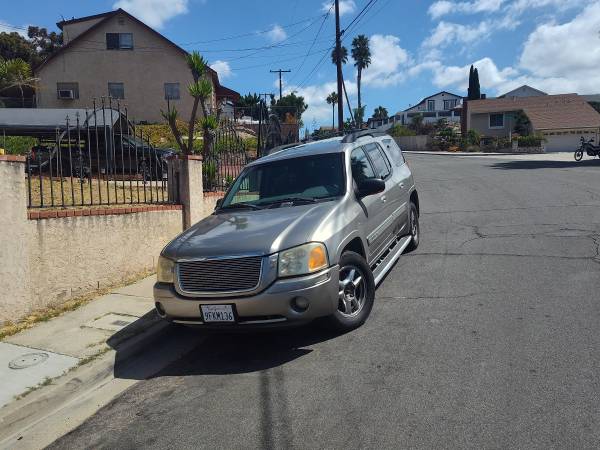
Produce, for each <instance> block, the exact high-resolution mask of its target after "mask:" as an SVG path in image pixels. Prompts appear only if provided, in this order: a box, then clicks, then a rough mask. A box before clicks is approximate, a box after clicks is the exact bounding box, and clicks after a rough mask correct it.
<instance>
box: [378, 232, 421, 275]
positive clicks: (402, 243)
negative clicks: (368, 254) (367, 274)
mask: <svg viewBox="0 0 600 450" xmlns="http://www.w3.org/2000/svg"><path fill="white" fill-rule="evenodd" d="M411 241H412V236H404V237H402V238H400V239H398V240H397V241H395V243H394V245H392V246H391V247H390V248H389V250H388V252H387V255H385V256H384V257H383V258H382V259H381V260H379V261H378V262H377V263H376V264H375V268H374V269H373V276H374V277H375V286H377V285H378V284H379V283H381V280H383V277H385V276H386V274H387V273H388V272H389V271H390V270H391V268H392V266H393V265H394V263H395V262H396V261H398V259H400V255H402V253H403V252H404V250H406V247H408V244H410V242H411Z"/></svg>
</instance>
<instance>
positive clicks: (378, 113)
mask: <svg viewBox="0 0 600 450" xmlns="http://www.w3.org/2000/svg"><path fill="white" fill-rule="evenodd" d="M373 118H374V119H387V118H388V111H387V109H385V108H384V107H383V106H378V107H377V108H375V111H374V112H373Z"/></svg>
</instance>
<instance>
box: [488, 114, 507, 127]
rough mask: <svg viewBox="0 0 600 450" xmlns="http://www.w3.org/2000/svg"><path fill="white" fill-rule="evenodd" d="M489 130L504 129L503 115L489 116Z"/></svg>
mask: <svg viewBox="0 0 600 450" xmlns="http://www.w3.org/2000/svg"><path fill="white" fill-rule="evenodd" d="M490 128H504V113H497V114H490Z"/></svg>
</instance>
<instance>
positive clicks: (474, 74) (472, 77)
mask: <svg viewBox="0 0 600 450" xmlns="http://www.w3.org/2000/svg"><path fill="white" fill-rule="evenodd" d="M467 98H468V99H469V100H479V99H480V98H481V87H480V85H479V72H478V71H477V69H476V68H473V65H471V68H470V69H469V89H468V90H467Z"/></svg>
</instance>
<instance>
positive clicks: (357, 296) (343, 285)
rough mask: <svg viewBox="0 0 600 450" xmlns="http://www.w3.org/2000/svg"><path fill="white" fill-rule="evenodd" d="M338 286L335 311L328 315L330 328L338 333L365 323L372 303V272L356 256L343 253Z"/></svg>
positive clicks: (373, 286) (373, 284) (373, 297)
mask: <svg viewBox="0 0 600 450" xmlns="http://www.w3.org/2000/svg"><path fill="white" fill-rule="evenodd" d="M339 286H340V288H339V289H340V295H339V299H338V309H337V311H336V312H334V313H333V314H332V315H331V316H329V318H328V319H329V325H330V326H331V327H333V328H335V329H336V330H338V331H350V330H353V329H355V328H358V327H359V326H361V325H362V324H363V323H365V321H366V320H367V318H368V317H369V315H370V314H371V309H373V303H374V301H375V280H374V279H373V272H371V268H370V267H369V265H368V264H367V262H366V261H365V259H364V258H363V257H362V256H360V255H359V254H358V253H355V252H351V251H346V252H344V253H342V257H341V258H340V284H339Z"/></svg>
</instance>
